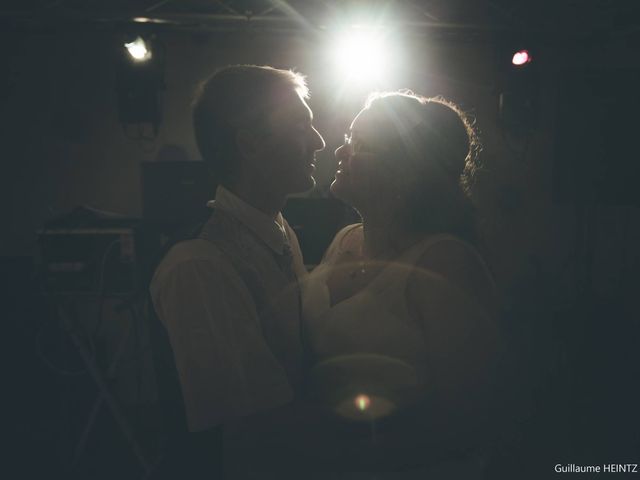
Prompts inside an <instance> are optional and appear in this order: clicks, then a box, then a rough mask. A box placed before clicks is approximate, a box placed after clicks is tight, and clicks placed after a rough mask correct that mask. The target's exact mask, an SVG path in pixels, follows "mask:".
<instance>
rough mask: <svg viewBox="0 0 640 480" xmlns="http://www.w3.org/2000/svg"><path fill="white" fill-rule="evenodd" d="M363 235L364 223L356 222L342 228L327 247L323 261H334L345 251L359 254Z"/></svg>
mask: <svg viewBox="0 0 640 480" xmlns="http://www.w3.org/2000/svg"><path fill="white" fill-rule="evenodd" d="M362 235H363V234H362V223H354V224H351V225H347V226H346V227H344V228H342V229H340V230H339V231H338V233H336V235H335V237H334V238H333V241H332V242H331V244H330V245H329V247H328V248H327V250H326V252H325V254H324V256H323V258H322V263H327V262H329V263H333V262H335V261H336V260H338V259H339V258H340V257H342V256H343V255H344V254H345V252H350V254H351V255H355V254H357V253H358V252H359V251H360V249H361V246H362V239H363V236H362Z"/></svg>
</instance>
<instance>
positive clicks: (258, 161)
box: [251, 91, 325, 194]
mask: <svg viewBox="0 0 640 480" xmlns="http://www.w3.org/2000/svg"><path fill="white" fill-rule="evenodd" d="M277 105H278V106H277V108H276V109H275V110H274V111H273V112H272V113H271V115H269V118H268V125H267V129H266V133H265V135H264V136H263V138H262V140H261V142H260V148H259V151H258V155H257V156H256V157H255V158H254V159H252V161H251V168H252V169H253V170H254V172H255V173H256V174H257V175H258V178H259V179H260V181H261V183H262V185H263V186H264V187H267V188H271V189H273V190H274V191H277V192H278V193H283V194H291V193H300V192H306V191H307V190H310V189H312V188H313V187H314V186H315V179H314V178H313V172H314V171H315V165H314V164H315V153H316V152H318V151H320V150H322V149H323V148H324V147H325V143H324V139H323V138H322V136H321V135H320V133H318V131H317V130H316V129H315V128H314V127H313V113H312V112H311V109H310V108H309V106H308V105H307V103H306V102H305V101H304V99H303V98H302V97H300V95H298V94H297V93H296V92H295V91H291V92H285V93H283V94H281V96H280V97H279V98H278V103H277Z"/></svg>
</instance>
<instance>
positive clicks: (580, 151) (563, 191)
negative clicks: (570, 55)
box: [553, 69, 640, 205]
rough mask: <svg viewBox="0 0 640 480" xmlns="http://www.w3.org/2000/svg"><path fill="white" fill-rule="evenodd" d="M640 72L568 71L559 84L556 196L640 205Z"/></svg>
mask: <svg viewBox="0 0 640 480" xmlns="http://www.w3.org/2000/svg"><path fill="white" fill-rule="evenodd" d="M639 86H640V70H635V69H634V70H632V69H607V70H602V69H601V70H580V71H570V72H566V73H565V74H564V75H563V77H562V80H561V81H560V84H559V89H558V102H557V116H556V129H555V130H556V142H555V159H554V171H553V198H554V201H555V202H557V203H576V202H591V203H599V204H603V205H639V204H640V190H639V189H638V179H639V178H640V158H639V157H640V154H639V151H640V150H639V149H638V142H637V137H636V136H637V135H638V111H639V109H640V88H639Z"/></svg>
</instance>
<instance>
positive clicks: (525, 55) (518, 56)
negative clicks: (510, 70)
mask: <svg viewBox="0 0 640 480" xmlns="http://www.w3.org/2000/svg"><path fill="white" fill-rule="evenodd" d="M530 61H531V55H529V52H528V51H527V50H518V51H517V52H516V53H514V54H513V58H512V59H511V63H513V64H514V65H515V66H517V67H521V66H522V65H526V64H527V63H529V62H530Z"/></svg>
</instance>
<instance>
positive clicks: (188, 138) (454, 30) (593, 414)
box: [0, 0, 640, 478]
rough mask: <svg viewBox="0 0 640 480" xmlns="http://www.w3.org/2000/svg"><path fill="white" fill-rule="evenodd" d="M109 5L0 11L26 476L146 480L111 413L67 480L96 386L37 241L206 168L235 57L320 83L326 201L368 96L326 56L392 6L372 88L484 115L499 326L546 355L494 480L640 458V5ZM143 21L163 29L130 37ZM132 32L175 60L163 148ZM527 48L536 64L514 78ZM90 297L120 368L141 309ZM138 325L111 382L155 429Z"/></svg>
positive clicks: (10, 353) (83, 311) (17, 382)
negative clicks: (59, 311)
mask: <svg viewBox="0 0 640 480" xmlns="http://www.w3.org/2000/svg"><path fill="white" fill-rule="evenodd" d="M102 3H103V2H97V1H93V2H77V1H57V2H53V1H51V2H47V1H44V0H42V1H27V2H17V1H15V2H3V3H2V7H0V24H1V25H2V29H1V30H0V32H1V33H0V39H1V41H0V51H1V52H2V56H1V58H2V62H1V67H0V110H1V111H2V114H1V116H0V121H1V122H2V123H1V125H0V145H1V150H0V151H1V154H0V155H1V157H2V174H1V175H0V181H1V182H2V185H1V186H0V192H1V195H2V201H1V202H0V205H1V208H2V209H3V210H2V219H3V224H4V229H3V235H2V236H1V237H0V257H1V258H0V261H1V263H0V265H1V267H2V280H3V283H2V285H3V292H2V295H1V297H2V311H3V315H2V318H3V321H4V324H5V326H6V328H5V335H4V338H5V342H6V343H5V348H3V350H4V352H6V354H7V360H6V361H5V362H4V364H5V366H6V367H7V368H8V371H7V375H6V378H7V379H8V384H7V386H6V387H5V389H4V391H5V392H6V393H5V395H4V397H5V400H6V401H7V407H6V408H4V411H5V413H7V414H8V416H9V417H10V418H11V419H12V421H11V422H10V423H9V425H10V428H9V430H8V438H9V440H10V441H11V444H12V445H13V446H14V449H12V450H11V455H10V456H11V458H12V459H13V461H12V462H10V463H9V464H8V465H9V467H7V468H9V469H11V470H13V469H14V468H16V469H17V470H16V472H19V474H20V475H21V476H23V477H24V478H37V477H41V476H43V475H46V476H47V477H51V478H56V477H58V476H61V477H63V476H65V475H66V476H74V475H75V476H78V478H111V477H112V476H114V475H118V477H119V478H128V477H129V476H130V477H131V478H140V477H141V471H140V469H139V467H138V466H137V465H136V463H135V461H134V460H133V457H132V455H131V454H130V452H129V450H128V448H127V446H126V444H125V442H124V441H123V439H122V436H121V434H120V432H119V431H118V430H117V428H116V427H115V426H114V423H113V421H112V419H111V416H110V415H109V413H108V412H107V411H106V410H105V409H104V408H103V409H101V410H100V412H99V413H98V415H97V420H96V422H95V425H94V428H93V429H92V430H91V432H90V433H89V436H88V440H87V445H86V449H85V452H84V453H83V455H82V456H81V458H80V459H79V460H78V464H77V465H76V466H75V467H74V470H73V471H72V472H69V469H70V465H71V463H72V459H73V455H74V449H75V448H76V445H77V442H78V439H79V436H80V433H81V432H82V429H83V427H84V424H85V423H86V418H87V416H88V414H89V411H90V408H91V406H92V403H93V400H94V398H95V395H96V391H95V387H94V384H93V382H92V380H91V377H90V376H89V375H87V374H86V372H85V373H82V370H84V368H85V367H84V366H83V364H82V362H81V361H80V359H79V357H78V355H77V353H76V351H75V349H74V347H73V345H72V344H71V343H70V340H69V338H68V335H67V334H66V333H65V332H64V331H63V330H61V329H60V328H59V315H56V313H55V309H54V308H53V306H52V305H53V302H52V300H51V298H47V297H46V296H45V295H43V294H42V293H39V292H40V284H39V282H38V280H37V275H36V273H37V268H36V267H37V265H38V257H37V256H38V253H39V249H38V244H37V235H36V232H37V231H38V230H40V229H42V228H43V227H44V226H45V225H47V224H48V222H50V221H52V220H53V219H55V218H58V217H59V216H61V215H64V214H67V213H69V212H70V211H72V210H73V209H74V208H76V207H78V206H79V205H89V206H91V207H94V208H97V209H100V210H104V211H109V212H115V213H118V214H122V215H124V216H126V217H129V218H134V219H135V218H140V217H142V213H143V208H142V207H143V206H142V198H143V195H142V190H141V183H142V182H141V171H142V167H141V164H142V162H155V161H188V160H198V159H199V154H198V152H197V149H196V147H195V143H194V140H193V138H192V133H191V118H190V102H191V98H192V94H193V90H194V88H195V86H196V84H197V83H198V82H199V81H200V80H202V79H203V78H204V77H205V76H206V75H208V74H209V73H211V72H212V71H213V70H215V68H216V67H219V66H223V65H225V64H230V63H255V64H269V65H273V66H276V67H284V68H291V67H293V68H295V69H297V70H298V71H301V72H303V73H304V74H306V75H308V82H309V86H310V89H311V92H312V97H311V100H310V105H311V107H312V109H313V110H314V114H315V118H316V122H315V123H316V127H317V128H318V130H319V131H320V132H321V133H322V134H323V136H324V137H325V140H326V142H327V148H326V150H325V151H323V152H321V153H319V154H318V162H317V163H318V165H317V166H318V174H317V180H318V187H317V188H316V190H315V191H314V192H311V193H309V194H307V195H306V196H305V197H306V198H309V199H320V198H325V197H327V195H328V194H327V188H328V185H329V183H330V181H331V178H332V176H333V172H334V171H335V166H336V161H335V159H334V158H333V150H334V149H335V148H336V147H337V146H338V145H339V142H340V141H341V139H342V134H343V132H344V131H345V130H346V128H347V127H348V124H349V122H350V120H351V118H353V116H354V114H355V113H356V112H357V111H358V110H359V109H360V107H361V105H362V102H363V100H364V98H365V96H366V92H365V91H364V90H360V91H354V92H350V93H349V92H344V91H342V89H341V84H340V79H339V78H336V76H335V74H334V73H333V71H332V68H333V67H332V66H331V64H330V62H329V61H328V59H327V57H326V55H325V51H324V47H323V45H324V44H325V43H327V42H329V41H330V39H331V35H332V25H335V24H339V23H349V22H350V21H355V20H359V21H362V17H361V16H359V15H360V14H358V13H357V12H359V11H360V10H359V9H362V8H367V9H368V10H369V11H371V12H381V11H384V12H386V14H385V15H386V17H385V18H387V19H389V23H390V24H391V25H392V26H393V29H394V32H395V35H396V37H397V38H398V39H399V42H400V43H401V45H402V47H403V55H402V58H396V59H395V60H396V64H395V65H394V67H393V72H392V73H393V75H392V77H393V78H392V80H390V81H389V82H388V83H386V84H382V85H378V87H380V88H385V89H397V88H411V89H412V90H414V91H416V92H418V93H421V94H424V95H427V96H431V95H443V96H445V97H447V98H449V99H451V100H453V101H454V102H456V103H459V104H460V105H461V106H462V107H463V108H464V109H465V110H468V111H470V112H471V113H472V114H473V115H474V116H475V118H476V122H477V126H478V128H479V129H480V131H481V134H482V141H483V151H482V153H481V157H480V158H481V160H482V163H483V168H482V169H481V171H480V172H479V174H478V178H477V182H476V185H475V188H474V199H475V201H476V204H477V206H478V211H479V214H480V218H481V221H482V232H483V235H484V238H485V242H486V257H487V260H488V262H489V263H490V265H491V267H492V269H493V271H494V273H495V276H496V279H497V281H498V284H499V286H500V287H501V289H502V291H503V292H504V295H505V304H506V306H507V312H506V313H505V319H504V322H505V328H506V330H507V331H509V332H510V334H511V335H512V336H513V338H514V343H515V344H517V345H518V348H520V349H522V350H523V351H526V352H528V353H529V355H530V358H532V359H533V360H532V361H531V365H530V371H528V370H523V371H522V377H523V378H530V379H531V384H532V385H534V386H535V394H534V403H535V408H534V409H533V413H532V414H531V415H527V416H526V419H524V420H523V421H522V426H521V428H520V429H519V435H518V438H517V441H515V440H514V442H513V445H515V446H514V448H513V449H512V450H505V451H503V452H502V453H501V455H502V457H500V459H499V460H497V461H496V462H495V463H496V466H494V467H493V468H494V470H492V472H493V473H491V477H490V478H502V477H500V475H506V476H505V477H504V478H509V474H505V473H504V472H505V471H510V472H513V471H516V470H517V471H518V474H517V476H520V477H523V478H547V477H549V478H550V477H553V476H554V474H553V465H555V464H556V463H562V464H566V463H575V464H590V465H596V464H602V463H634V462H636V463H640V462H638V460H640V457H639V455H638V452H640V448H639V446H640V442H639V438H638V436H639V433H638V432H639V431H640V428H639V427H640V423H639V415H638V407H637V405H638V404H639V402H638V401H639V400H640V396H639V392H638V378H640V377H639V375H638V373H640V372H638V365H639V364H640V362H638V360H639V358H638V330H639V327H638V323H639V319H640V307H638V302H637V296H638V293H639V292H640V280H639V277H638V273H639V271H640V256H639V252H638V245H639V244H640V208H639V207H640V191H639V189H638V187H637V182H638V180H637V179H638V175H639V174H640V168H639V167H638V165H639V160H640V159H639V158H638V146H637V132H638V119H637V115H638V113H637V112H638V111H639V109H638V107H639V106H640V105H639V103H640V94H639V93H638V85H639V83H638V81H637V80H638V77H639V76H640V74H639V72H640V65H639V59H640V57H639V55H638V47H639V46H640V8H638V6H636V5H635V3H636V2H631V1H629V2H626V1H592V0H589V1H580V2H578V1H560V2H551V1H537V2H533V1H524V0H519V1H513V2H507V1H506V0H501V1H485V0H482V1H475V2H465V1H462V0H455V1H448V2H445V1H414V2H409V1H397V2H389V1H386V2H380V1H376V2H356V1H352V2H350V1H319V2H304V1H290V2H287V4H288V5H289V6H291V7H292V8H293V9H294V10H295V11H296V12H297V13H298V14H299V15H301V17H295V16H291V13H290V12H289V13H288V14H287V13H286V11H285V10H283V9H282V8H281V7H282V4H283V2H267V1H253V2H249V1H227V2H224V3H223V2H205V1H196V0H190V1H187V2H177V1H176V2H152V1H150V0H147V1H146V2H145V1H142V0H137V1H134V2H124V1H121V2H109V4H108V5H103V4H102ZM274 6H275V7H274ZM272 7H274V8H272ZM136 16H147V17H150V18H153V19H155V20H156V21H159V20H162V23H144V24H136V23H135V22H133V21H132V20H131V19H132V18H134V17H136ZM247 17H250V18H251V20H247ZM365 17H366V16H365ZM301 18H302V19H304V21H302V20H301ZM352 19H354V20H352ZM135 32H143V33H145V34H153V35H155V42H156V43H157V45H158V48H159V49H162V51H163V52H164V53H163V60H164V63H163V66H162V68H161V70H160V71H161V74H162V82H161V83H162V84H163V85H164V88H163V89H162V90H161V93H160V94H159V96H158V100H159V105H160V106H161V122H160V124H159V128H158V132H157V135H156V136H155V137H154V136H153V135H152V133H153V131H152V128H151V127H150V125H145V126H144V129H143V130H142V131H143V132H144V136H145V138H137V137H138V136H139V133H140V130H139V129H138V127H137V126H136V125H133V126H131V125H130V126H128V127H127V128H126V129H125V128H123V126H122V124H121V122H120V117H119V115H121V114H122V110H121V109H120V110H119V108H118V105H119V104H118V101H119V97H118V94H117V91H116V85H118V79H119V78H121V77H119V73H118V72H119V70H118V68H119V67H118V65H120V64H121V63H120V62H121V58H120V57H121V55H123V51H122V43H123V39H124V38H125V37H126V35H128V34H131V33H135ZM520 48H528V49H529V50H530V52H531V53H532V55H533V62H532V63H530V64H529V65H527V66H526V67H524V68H522V69H516V68H514V67H513V66H512V65H511V63H510V60H511V55H512V54H513V52H514V51H516V50H517V49H520ZM159 51H160V50H159ZM501 99H502V107H501V106H500V105H501ZM211 193H213V192H211ZM294 213H295V215H296V217H297V219H298V218H299V219H300V222H299V223H301V224H303V223H305V222H310V221H311V220H313V218H314V212H313V210H312V207H310V208H309V210H307V211H305V210H304V208H303V209H302V210H300V208H298V209H297V210H295V212H294ZM345 215H348V213H345ZM344 218H346V217H344ZM329 223H331V222H329ZM332 225H333V224H332ZM308 241H309V240H308ZM323 241H324V239H323ZM307 248H316V249H317V246H315V245H314V246H313V247H311V246H310V243H309V244H308V245H307ZM79 303H80V306H79V309H80V314H79V318H85V319H86V323H87V325H88V326H87V327H86V329H85V333H86V332H87V331H88V332H94V333H97V335H96V345H94V350H92V351H93V352H95V358H96V359H97V360H98V363H100V364H101V365H104V364H108V363H109V362H110V361H111V359H112V358H113V356H114V351H115V350H116V349H117V345H118V339H119V338H122V332H123V331H124V329H126V326H127V325H128V324H129V323H130V322H131V318H132V317H131V316H130V315H131V312H127V311H124V312H117V311H116V309H115V306H116V305H117V301H115V300H114V301H112V300H109V299H106V300H104V299H100V298H98V299H96V298H93V299H91V298H88V297H87V298H84V299H83V300H82V301H81V302H79ZM135 333H136V334H135V335H133V336H131V337H130V338H129V337H127V338H128V340H127V342H126V346H125V349H124V350H125V353H124V354H123V355H122V357H121V360H120V362H119V363H118V367H117V368H115V369H114V370H115V371H114V372H112V374H111V375H110V376H109V384H110V385H111V386H112V387H113V390H114V391H115V392H116V397H117V398H118V400H119V402H120V403H121V404H122V405H123V408H124V410H125V413H126V415H127V416H128V418H131V419H132V422H133V424H134V429H138V430H139V431H140V432H142V433H140V436H142V437H144V438H153V426H152V423H153V421H152V420H145V415H146V414H149V412H150V411H151V410H152V408H151V407H150V405H152V404H153V395H154V394H153V385H152V384H148V385H147V384H145V383H144V382H142V380H141V378H143V374H142V373H141V372H143V371H145V369H148V362H149V359H148V358H146V357H145V355H144V353H140V352H144V351H145V347H144V345H145V343H144V333H143V332H135ZM38 352H39V353H38ZM51 362H52V363H53V364H54V365H53V367H54V368H51V367H52V366H51V365H47V363H51ZM70 372H79V373H78V374H75V375H70V374H69V373H70ZM149 417H150V418H152V417H151V415H150V414H149ZM143 443H144V442H143ZM151 443H153V442H152V441H151V440H149V441H148V442H147V444H146V447H145V448H148V449H149V451H153V448H154V446H153V445H150V444H151ZM14 451H15V453H14ZM14 478H19V477H14Z"/></svg>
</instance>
